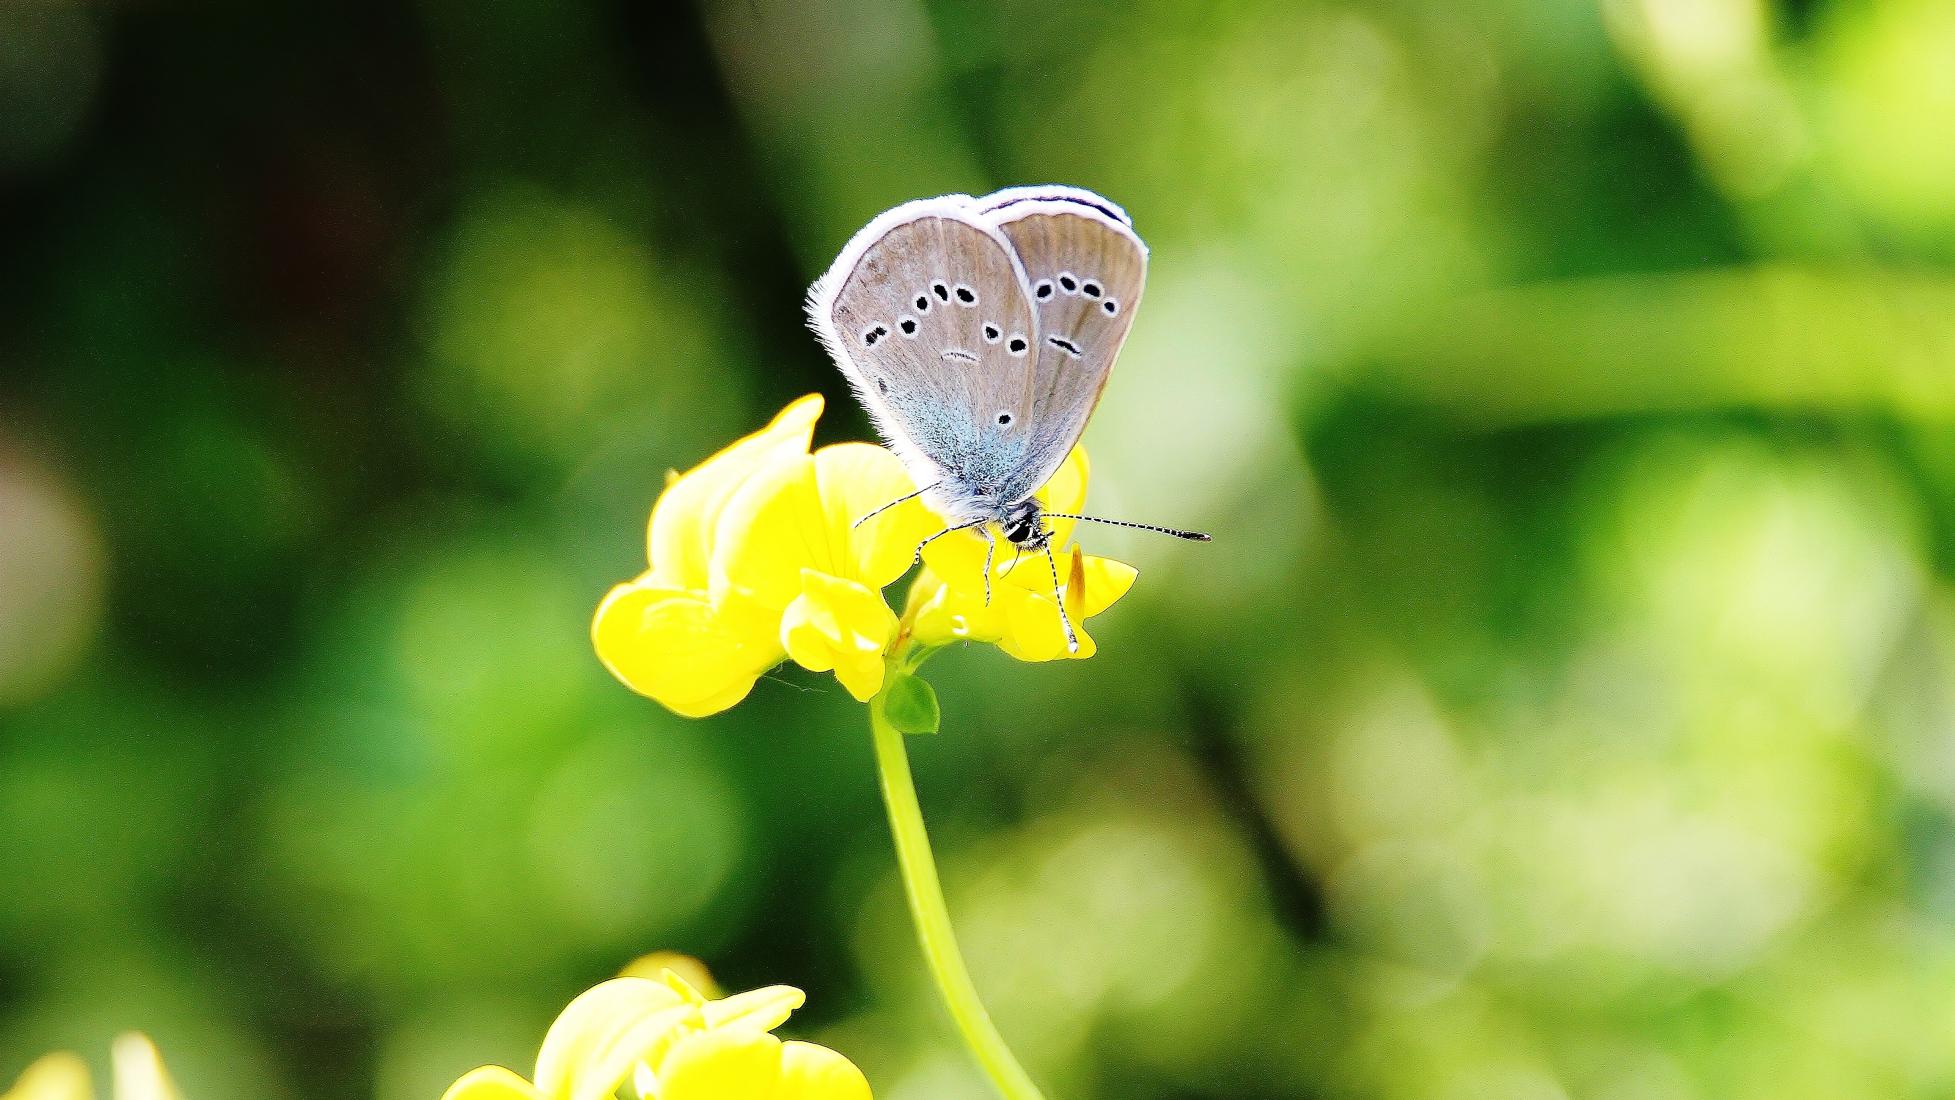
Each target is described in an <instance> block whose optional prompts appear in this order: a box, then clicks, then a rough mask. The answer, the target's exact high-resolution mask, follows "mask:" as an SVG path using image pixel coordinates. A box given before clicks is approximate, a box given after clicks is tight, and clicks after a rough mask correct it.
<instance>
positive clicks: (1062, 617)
mask: <svg viewBox="0 0 1955 1100" xmlns="http://www.w3.org/2000/svg"><path fill="white" fill-rule="evenodd" d="M1045 567H1046V568H1047V569H1050V570H1051V571H1052V600H1053V602H1054V603H1057V604H1058V605H1059V625H1060V626H1063V627H1065V628H1066V652H1068V653H1078V652H1079V637H1078V636H1077V635H1075V634H1074V633H1073V621H1072V618H1071V617H1070V616H1068V615H1067V614H1066V590H1065V589H1064V588H1063V587H1061V586H1060V584H1059V563H1058V562H1055V561H1053V560H1052V544H1051V543H1046V545H1045Z"/></svg>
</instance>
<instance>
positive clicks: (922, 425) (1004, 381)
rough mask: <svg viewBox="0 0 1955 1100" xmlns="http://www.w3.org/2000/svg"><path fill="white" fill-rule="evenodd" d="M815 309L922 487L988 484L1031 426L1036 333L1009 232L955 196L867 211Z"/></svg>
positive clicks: (812, 301)
mask: <svg viewBox="0 0 1955 1100" xmlns="http://www.w3.org/2000/svg"><path fill="white" fill-rule="evenodd" d="M808 305H809V313H810V315H811V317H812V320H813V322H814V325H815V328H816V331H817V332H819V333H820V335H821V336H822V339H823V340H824V342H826V343H827V344H828V345H829V350H830V351H831V352H832V353H833V354H834V356H835V360H836V362H837V363H838V364H839V365H840V366H841V368H842V371H843V373H845V374H846V375H847V376H848V379H849V382H850V383H851V384H852V385H853V386H854V388H855V390H856V393H857V394H858V395H859V396H860V398H861V400H862V402H863V404H864V405H865V406H866V407H867V408H868V410H869V413H870V416H871V417H872V418H873V419H874V420H875V421H876V426H877V428H878V430H879V431H881V433H882V435H883V437H884V438H885V439H887V440H889V442H890V444H891V446H892V448H893V449H894V450H896V452H897V454H898V455H899V456H900V457H901V458H902V459H903V461H904V464H905V465H906V466H907V467H908V468H909V470H910V473H911V476H913V477H914V478H916V480H917V483H918V485H919V486H923V485H928V484H931V483H932V482H937V481H946V480H947V481H950V482H955V483H958V484H967V485H985V486H989V485H992V484H996V483H998V482H1000V481H1003V480H1005V479H1007V478H1008V476H1009V471H1010V470H1012V469H1013V468H1015V467H1017V466H1019V465H1022V464H1023V462H1024V461H1025V456H1026V453H1027V449H1028V448H1029V446H1030V445H1031V440H1032V438H1033V436H1032V431H1033V428H1034V424H1035V422H1036V409H1035V408H1034V400H1033V392H1034V390H1033V378H1034V373H1035V370H1036V369H1037V364H1038V363H1039V362H1040V359H1039V356H1038V339H1039V332H1038V326H1037V323H1036V318H1035V316H1034V312H1033V309H1032V305H1031V302H1030V300H1029V298H1028V295H1027V291H1026V287H1025V283H1024V279H1023V276H1022V275H1021V273H1020V269H1019V266H1018V261H1017V259H1016V258H1015V257H1014V255H1013V252H1012V247H1011V243H1010V241H1009V240H1008V239H1007V238H1006V237H1005V236H1004V235H1003V234H1002V233H1001V232H1000V231H999V230H998V229H996V228H995V227H993V226H991V225H990V224H988V223H987V222H986V221H985V220H984V219H983V218H981V217H979V216H977V215H976V214H974V213H973V212H972V211H971V209H970V207H969V200H968V199H965V198H963V197H962V196H954V197H952V198H948V199H925V200H920V201H917V202H912V203H906V204H904V205H903V206H899V207H897V208H896V209H894V210H891V211H889V212H888V213H887V214H884V215H883V216H882V217H880V218H877V219H876V220H875V221H873V222H871V223H870V224H869V225H868V227H866V228H865V229H863V230H862V232H861V233H858V234H857V235H856V237H855V239H854V240H852V241H850V242H849V245H848V247H847V248H845V249H843V251H842V254H841V256H840V257H839V258H838V259H837V260H836V261H835V266H834V267H833V268H831V269H830V270H829V272H828V274H827V275H826V276H824V277H823V278H822V280H821V281H820V282H818V283H816V284H815V286H814V289H813V290H812V291H810V292H809V303H808Z"/></svg>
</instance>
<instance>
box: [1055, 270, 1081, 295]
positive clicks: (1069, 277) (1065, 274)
mask: <svg viewBox="0 0 1955 1100" xmlns="http://www.w3.org/2000/svg"><path fill="white" fill-rule="evenodd" d="M1059 289H1060V290H1063V291H1065V292H1066V293H1068V294H1071V293H1073V292H1074V291H1076V290H1078V289H1079V280H1078V279H1075V278H1073V273H1072V272H1070V271H1061V272H1060V273H1059Z"/></svg>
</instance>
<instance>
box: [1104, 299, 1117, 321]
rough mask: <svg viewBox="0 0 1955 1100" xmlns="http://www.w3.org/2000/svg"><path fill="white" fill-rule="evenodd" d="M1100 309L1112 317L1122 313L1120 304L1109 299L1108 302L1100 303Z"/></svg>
mask: <svg viewBox="0 0 1955 1100" xmlns="http://www.w3.org/2000/svg"><path fill="white" fill-rule="evenodd" d="M1100 308H1101V309H1103V310H1106V315H1107V316H1108V317H1111V316H1113V315H1114V314H1116V313H1118V312H1120V303H1119V302H1116V301H1114V300H1113V299H1111V298H1108V299H1107V300H1106V301H1104V302H1101V303H1100Z"/></svg>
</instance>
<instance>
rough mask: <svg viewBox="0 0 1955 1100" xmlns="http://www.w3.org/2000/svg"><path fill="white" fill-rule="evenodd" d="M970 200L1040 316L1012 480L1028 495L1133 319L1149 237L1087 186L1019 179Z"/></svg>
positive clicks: (1076, 428) (1079, 422)
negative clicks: (1024, 447) (1023, 455)
mask: <svg viewBox="0 0 1955 1100" xmlns="http://www.w3.org/2000/svg"><path fill="white" fill-rule="evenodd" d="M973 208H974V209H975V210H977V211H978V212H979V213H980V214H981V215H982V216H983V217H985V218H986V219H987V220H988V221H990V223H991V224H993V225H995V226H997V227H998V229H999V230H1000V231H1001V232H1003V233H1004V234H1005V236H1006V237H1007V238H1008V239H1010V241H1011V243H1012V248H1013V251H1015V252H1016V253H1017V254H1018V260H1019V263H1020V265H1021V266H1023V268H1024V269H1025V279H1026V285H1027V286H1028V288H1029V289H1030V291H1031V297H1032V302H1033V306H1034V308H1035V310H1036V311H1037V315H1038V331H1039V344H1038V359H1037V362H1036V363H1035V364H1034V365H1033V371H1032V423H1033V428H1032V431H1033V438H1032V442H1031V446H1030V449H1029V451H1028V452H1027V459H1026V463H1025V466H1024V468H1023V469H1022V470H1021V471H1019V480H1017V481H1016V482H1015V483H1013V484H1011V485H1008V486H1006V487H1004V488H1005V491H1006V493H1007V494H1008V495H1009V496H1012V497H1014V498H1019V497H1023V496H1029V495H1030V494H1031V493H1033V492H1035V491H1036V490H1037V489H1038V487H1039V486H1041V485H1043V484H1045V482H1046V480H1047V479H1048V478H1050V477H1051V476H1052V474H1053V473H1054V472H1055V471H1056V470H1058V468H1059V466H1060V464H1061V463H1063V462H1064V461H1065V459H1066V455H1067V454H1068V453H1069V452H1070V451H1071V450H1072V448H1073V447H1074V445H1076V444H1077V443H1078V442H1079V437H1080V435H1081V434H1082V433H1084V432H1085V430H1086V421H1087V420H1088V418H1090V417H1091V416H1092V415H1093V408H1094V406H1095V405H1097V404H1098V403H1099V400H1100V394H1101V392H1102V391H1103V390H1105V389H1106V383H1107V379H1108V377H1109V376H1110V375H1111V374H1112V371H1113V362H1114V360H1115V359H1116V358H1118V357H1119V355H1120V348H1121V345H1122V344H1124V343H1126V340H1127V333H1128V331H1129V330H1130V329H1131V328H1132V327H1133V320H1134V310H1135V308H1136V307H1138V306H1139V305H1140V296H1141V291H1142V290H1143V289H1144V288H1145V286H1146V283H1147V246H1146V245H1145V244H1144V243H1142V242H1141V239H1140V237H1139V236H1138V235H1136V234H1135V233H1134V231H1133V227H1132V225H1131V224H1130V223H1129V222H1128V220H1127V215H1126V212H1125V211H1123V210H1121V209H1120V208H1119V207H1118V206H1115V205H1114V204H1113V203H1111V202H1109V201H1107V200H1106V199H1104V198H1102V197H1100V196H1099V195H1096V194H1094V193H1093V192H1091V191H1084V190H1080V189H1078V188H1069V187H1018V188H1011V189H1009V190H1006V191H1000V192H998V193H996V194H994V195H987V196H985V197H984V198H982V199H979V200H976V202H975V203H974V204H973Z"/></svg>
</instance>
